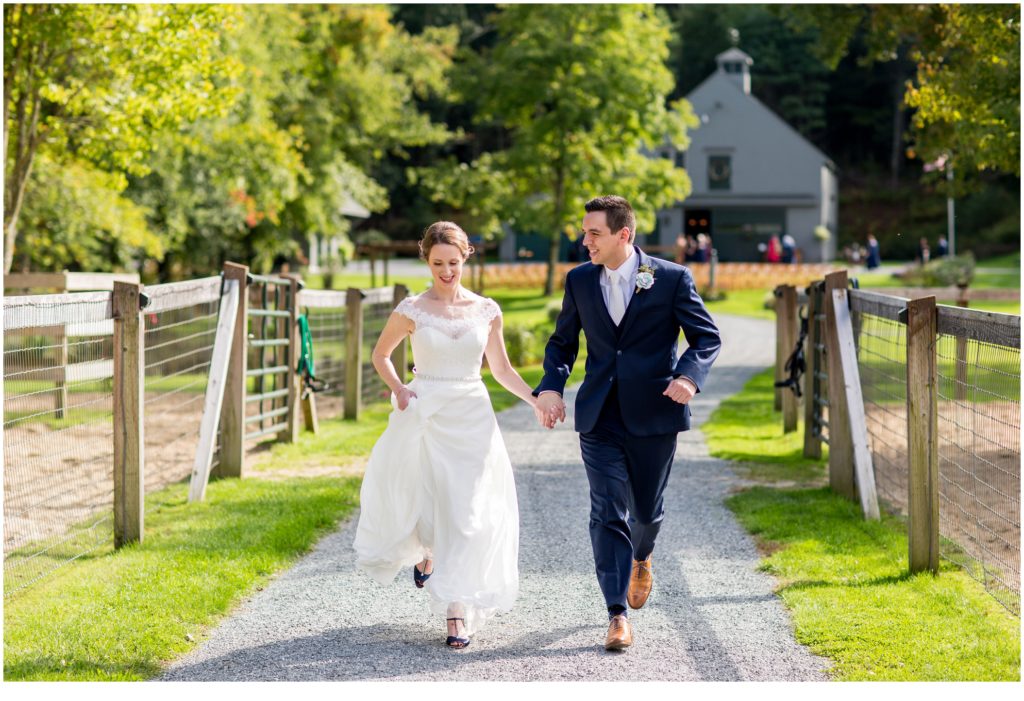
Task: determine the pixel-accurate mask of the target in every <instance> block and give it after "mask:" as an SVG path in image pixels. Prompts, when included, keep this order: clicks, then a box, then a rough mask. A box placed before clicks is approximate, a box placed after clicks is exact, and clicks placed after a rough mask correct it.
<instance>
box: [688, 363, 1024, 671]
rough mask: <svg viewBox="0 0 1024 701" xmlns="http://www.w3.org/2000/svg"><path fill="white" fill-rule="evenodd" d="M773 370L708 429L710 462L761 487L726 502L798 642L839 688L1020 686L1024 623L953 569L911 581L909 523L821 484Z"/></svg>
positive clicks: (818, 467)
mask: <svg viewBox="0 0 1024 701" xmlns="http://www.w3.org/2000/svg"><path fill="white" fill-rule="evenodd" d="M772 374H773V373H772V371H771V370H766V371H765V372H762V373H759V374H758V375H757V376H755V377H754V378H752V379H751V380H750V382H748V383H747V385H746V386H745V387H744V389H743V391H742V392H740V393H739V394H737V395H736V396H734V397H732V398H730V399H728V400H726V401H724V402H723V403H722V404H721V405H720V407H719V408H718V409H717V410H716V411H715V412H714V414H712V416H711V418H710V420H709V421H708V422H707V423H706V424H705V425H704V427H703V431H704V433H705V435H706V436H707V438H708V447H709V450H710V452H711V454H712V455H714V456H717V457H722V458H726V459H729V460H733V461H736V466H737V468H738V471H739V472H740V473H741V474H743V475H745V476H746V477H748V478H750V479H753V480H756V481H759V482H762V483H763V485H764V486H758V487H755V488H753V489H748V490H745V491H742V492H740V493H738V494H735V495H734V496H732V497H730V498H729V499H728V501H727V502H726V504H727V506H728V507H729V508H730V509H732V510H733V511H734V512H735V513H736V515H737V517H738V518H739V520H740V522H741V523H742V524H743V525H744V526H745V527H746V528H747V530H748V531H750V532H751V533H752V534H754V535H755V536H756V537H757V539H758V541H759V545H760V547H761V548H762V551H763V552H765V553H766V557H765V559H764V560H763V563H762V569H763V570H765V571H767V572H769V573H771V574H772V575H773V576H775V577H776V578H777V579H778V580H779V583H780V584H779V588H778V593H779V596H780V597H781V598H782V599H783V601H784V602H785V604H786V606H787V607H788V608H789V610H790V612H791V615H792V618H793V623H794V626H795V635H796V639H797V640H798V641H799V642H801V643H802V644H804V645H807V646H808V647H809V648H810V649H811V650H812V651H814V652H815V653H817V654H820V655H823V656H826V657H828V658H829V659H830V660H831V661H832V663H833V667H832V671H831V675H832V677H833V678H835V679H838V680H874V681H903V680H916V681H925V680H947V681H952V680H957V681H967V680H1003V681H1015V680H1019V679H1020V620H1019V619H1018V618H1016V617H1014V616H1013V615H1011V614H1010V613H1008V612H1007V611H1006V610H1005V609H1004V608H1002V606H1000V605H999V604H998V603H997V602H996V600H995V599H994V598H993V597H992V596H990V595H989V594H987V593H986V592H985V590H984V588H983V587H982V586H981V585H980V584H979V583H977V582H976V581H974V580H973V579H971V578H970V577H969V576H967V575H966V574H965V573H963V572H961V571H960V570H959V569H956V568H954V567H953V566H952V565H948V564H945V563H944V564H943V567H942V571H941V573H940V575H939V576H937V577H936V576H932V575H931V574H921V575H916V576H913V577H912V576H909V574H908V573H907V538H906V526H905V524H904V523H903V522H902V521H900V520H898V519H895V518H892V517H888V516H886V517H884V518H883V520H882V521H881V522H878V523H870V522H865V521H864V520H863V518H862V517H861V514H860V507H859V505H858V504H856V503H854V502H851V501H848V500H846V499H843V498H840V497H838V496H836V495H834V494H832V493H831V492H829V491H828V490H827V489H824V488H822V487H821V486H820V485H821V484H822V483H823V482H824V477H825V466H824V461H820V462H819V461H812V460H807V459H805V458H803V457H802V456H801V449H800V448H801V445H802V440H803V439H802V431H798V432H796V433H792V434H789V435H788V436H783V435H782V416H781V414H780V413H779V412H774V411H773V410H772V404H773V392H774V389H773V387H772ZM824 447H825V448H826V449H827V446H824ZM826 455H827V452H826Z"/></svg>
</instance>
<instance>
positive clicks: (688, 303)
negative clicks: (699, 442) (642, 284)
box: [534, 248, 722, 436]
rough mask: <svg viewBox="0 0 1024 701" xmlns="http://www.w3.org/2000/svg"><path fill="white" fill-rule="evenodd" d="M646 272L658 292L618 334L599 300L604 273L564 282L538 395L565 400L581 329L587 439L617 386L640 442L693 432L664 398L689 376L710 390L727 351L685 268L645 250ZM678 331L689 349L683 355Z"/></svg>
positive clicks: (591, 269) (644, 293) (580, 421)
mask: <svg viewBox="0 0 1024 701" xmlns="http://www.w3.org/2000/svg"><path fill="white" fill-rule="evenodd" d="M635 250H636V253H637V255H639V256H640V265H641V266H648V267H650V268H652V269H653V270H654V285H653V286H652V287H650V288H649V289H646V290H638V291H635V292H634V294H633V297H632V299H630V302H629V306H628V307H627V308H626V315H625V316H624V317H623V319H622V323H621V324H620V325H619V326H618V327H616V326H615V323H614V322H613V321H612V318H611V317H610V316H609V315H608V309H607V307H606V306H605V302H604V297H603V296H602V294H601V274H602V272H603V266H600V265H594V264H593V263H584V264H583V265H580V266H578V267H576V268H574V269H572V270H570V271H569V274H568V275H567V276H566V278H565V296H564V297H563V299H562V311H561V313H560V314H559V315H558V320H557V321H556V322H555V332H554V333H553V334H552V335H551V338H550V340H548V344H547V347H546V348H545V350H544V378H543V379H542V380H541V382H540V385H538V386H537V388H536V389H535V390H534V395H537V394H539V393H540V392H544V391H547V390H554V391H556V392H559V393H562V392H563V390H564V389H565V383H566V381H567V380H568V379H569V374H570V372H571V371H572V366H573V363H574V362H575V361H576V356H577V354H578V353H579V336H580V329H582V330H583V333H584V334H585V335H586V339H587V365H586V376H585V377H584V378H583V386H582V387H580V390H579V393H578V394H577V395H576V430H577V431H578V432H580V433H589V432H590V431H592V430H593V428H594V425H595V424H596V423H597V418H598V415H599V414H600V413H601V407H602V406H604V402H605V399H606V398H607V396H608V392H609V391H610V389H611V387H612V383H613V382H615V381H616V380H617V381H618V401H619V408H620V409H621V412H622V420H623V422H624V423H625V425H626V429H627V430H628V431H629V432H630V433H631V434H633V435H635V436H655V435H660V434H666V433H678V432H679V431H685V430H687V429H689V428H690V407H688V406H686V405H685V404H678V403H677V402H674V401H672V400H671V399H669V398H668V397H666V396H664V394H662V393H663V392H664V391H665V389H666V388H667V387H668V383H669V382H670V381H671V380H672V379H673V378H675V377H679V376H680V375H684V376H686V377H689V378H690V379H691V380H693V381H694V383H695V384H696V385H697V390H698V391H700V388H701V387H702V386H703V385H704V381H705V379H706V378H707V375H708V371H709V370H710V369H711V363H712V362H714V360H715V358H716V357H717V356H718V351H719V350H720V348H721V346H722V342H721V338H720V337H719V334H718V327H716V326H715V322H714V321H712V320H711V315H710V314H708V311H707V309H706V308H705V307H704V302H703V301H702V300H701V298H700V295H698V294H697V289H696V287H695V286H694V284H693V276H692V275H691V274H690V271H689V270H688V269H687V268H684V267H683V266H681V265H676V264H675V263H670V262H668V261H664V260H660V259H658V258H651V257H650V256H648V255H647V254H645V253H644V252H643V251H641V250H640V249H639V248H635ZM679 329H682V330H683V333H684V335H685V336H686V342H687V344H688V346H689V347H688V348H687V349H686V351H685V352H684V353H683V354H682V356H679V354H678V348H677V346H678V341H679Z"/></svg>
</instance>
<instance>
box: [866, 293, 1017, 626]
mask: <svg viewBox="0 0 1024 701" xmlns="http://www.w3.org/2000/svg"><path fill="white" fill-rule="evenodd" d="M906 304H907V300H906V299H903V298H900V297H892V296H888V295H879V294H874V293H867V292H860V291H856V292H854V293H852V294H851V312H852V317H853V322H854V328H855V333H856V340H857V364H858V370H859V373H860V380H861V390H862V394H863V397H864V413H865V419H866V423H867V432H868V443H869V446H870V448H871V455H872V463H873V467H874V475H875V485H876V489H877V492H878V496H879V498H880V500H882V502H883V503H884V504H885V506H886V507H887V509H888V510H889V511H890V512H892V513H895V514H899V515H902V516H906V515H907V508H908V484H909V480H910V472H909V465H910V461H911V456H910V454H909V451H910V447H909V443H910V441H909V434H910V423H909V417H908V414H907V407H908V397H907V389H908V388H907V382H908V379H907V378H908V375H907V355H908V348H907V326H906V320H905V319H904V318H902V317H901V312H902V311H903V309H904V308H905V306H906ZM936 328H937V330H938V331H937V336H936V338H935V340H934V349H933V350H934V357H935V368H936V378H935V387H934V390H933V391H934V397H935V407H936V410H935V413H934V415H933V416H932V422H933V429H932V430H933V431H934V432H935V434H936V435H935V436H934V444H935V445H936V446H937V463H938V484H937V487H936V489H937V490H938V501H939V521H938V535H939V553H940V555H941V557H943V558H945V559H947V560H948V561H950V562H953V563H955V564H957V565H959V566H960V567H961V568H963V569H964V570H965V571H966V572H967V573H969V574H970V575H971V576H972V577H974V578H975V579H977V580H978V581H979V582H981V583H982V584H983V585H984V586H985V588H986V589H987V590H988V591H989V593H991V594H992V596H993V597H995V598H996V599H997V600H998V601H999V602H1000V603H1002V604H1003V605H1004V606H1005V607H1006V608H1007V609H1008V610H1010V611H1011V612H1013V613H1014V614H1016V615H1018V616H1019V615H1020V466H1021V454H1020V418H1021V413H1020V376H1021V366H1020V317H1017V316H1010V315H1006V314H993V313H989V312H983V311H977V310H971V309H961V308H957V307H946V306H941V305H940V306H938V307H937V311H936Z"/></svg>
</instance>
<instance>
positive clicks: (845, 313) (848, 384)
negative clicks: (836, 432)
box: [831, 289, 879, 521]
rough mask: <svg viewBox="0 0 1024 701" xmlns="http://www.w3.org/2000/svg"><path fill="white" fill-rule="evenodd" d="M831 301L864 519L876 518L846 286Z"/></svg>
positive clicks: (873, 475)
mask: <svg viewBox="0 0 1024 701" xmlns="http://www.w3.org/2000/svg"><path fill="white" fill-rule="evenodd" d="M831 304H832V307H833V311H834V312H835V316H836V335H837V338H838V340H839V343H838V348H839V360H840V365H841V366H842V382H843V387H844V388H845V390H844V392H843V396H844V397H845V398H846V412H847V416H849V422H850V423H849V425H848V429H849V434H850V444H851V448H852V450H853V464H854V474H855V475H856V487H857V493H858V494H860V505H861V511H862V512H863V514H864V518H866V519H871V520H873V521H877V520H878V518H879V513H878V496H877V495H876V493H875V471H874V466H873V465H872V463H871V449H870V448H869V446H868V425H867V418H866V417H865V416H864V395H863V394H862V392H861V388H860V368H859V367H858V366H857V344H856V343H855V341H854V337H853V321H852V320H851V318H850V302H849V299H848V298H847V291H846V290H845V289H838V290H834V291H833V292H832V300H831Z"/></svg>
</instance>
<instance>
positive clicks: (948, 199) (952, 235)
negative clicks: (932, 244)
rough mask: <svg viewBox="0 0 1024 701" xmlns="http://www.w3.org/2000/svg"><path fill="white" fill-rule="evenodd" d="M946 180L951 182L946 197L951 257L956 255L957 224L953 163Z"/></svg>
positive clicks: (947, 171)
mask: <svg viewBox="0 0 1024 701" xmlns="http://www.w3.org/2000/svg"><path fill="white" fill-rule="evenodd" d="M946 180H947V181H948V182H949V193H948V194H947V195H946V238H948V239H949V256H950V257H953V256H955V255H956V224H955V223H954V219H955V216H954V211H953V163H952V162H950V164H949V168H947V169H946Z"/></svg>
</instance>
